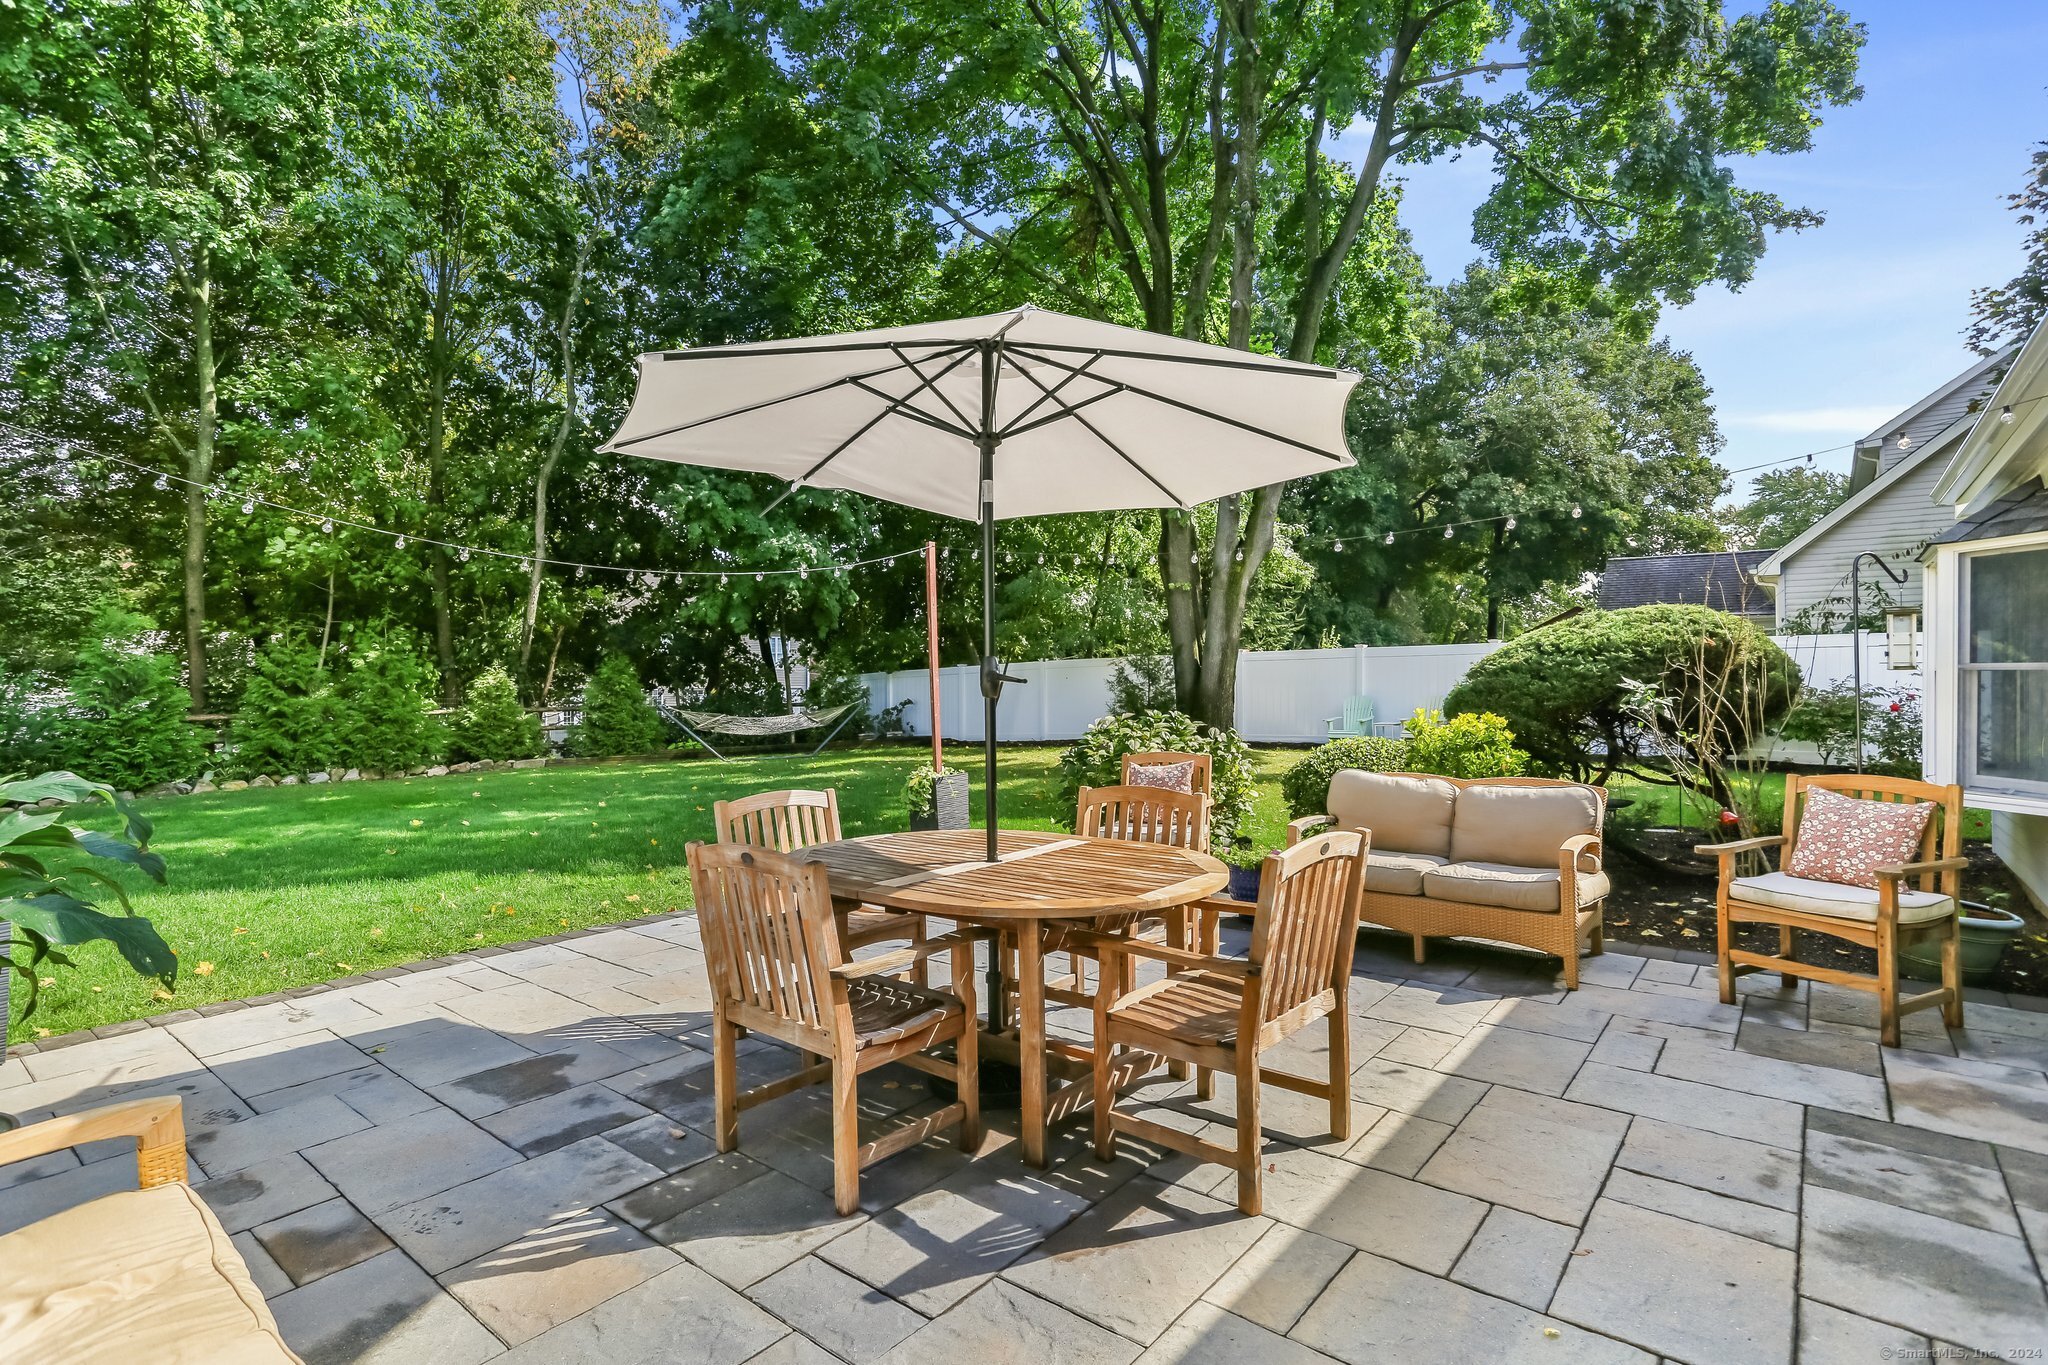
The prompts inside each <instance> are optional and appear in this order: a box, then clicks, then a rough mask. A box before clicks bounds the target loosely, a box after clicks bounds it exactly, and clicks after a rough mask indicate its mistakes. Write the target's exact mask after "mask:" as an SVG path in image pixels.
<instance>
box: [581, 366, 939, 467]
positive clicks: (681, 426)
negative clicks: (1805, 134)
mask: <svg viewBox="0 0 2048 1365" xmlns="http://www.w3.org/2000/svg"><path fill="white" fill-rule="evenodd" d="M692 354H701V352H695V353H692ZM968 354H972V352H969V353H968ZM962 358H963V359H964V358H965V357H964V356H963V357H962ZM902 368H903V366H902V365H901V364H896V365H884V366H882V367H880V368H879V369H873V370H867V371H864V372H863V373H860V374H843V375H840V376H839V377H838V378H837V379H828V380H826V381H825V382H824V383H822V384H813V385H812V386H811V387H810V388H808V389H798V390H797V391H796V392H795V393H785V394H783V395H781V396H780V397H777V398H764V399H762V400H761V401H760V402H758V403H748V404H747V405H746V406H745V407H738V408H732V409H730V410H728V411H726V412H716V413H713V414H712V415H711V416H709V417H693V418H691V419H690V420H689V421H687V422H682V423H678V424H677V425H675V426H672V427H663V428H662V429H661V430H659V431H650V432H647V433H646V434H644V435H640V436H628V437H627V438H626V439H625V440H623V441H617V440H615V441H613V442H611V443H610V444H609V445H608V446H606V447H605V448H606V449H607V450H624V449H625V448H626V447H627V446H633V445H639V444H640V443H641V442H643V441H655V440H659V439H661V438H662V437H664V436H676V435H680V434H681V433H683V432H685V431H691V430H694V429H695V428H697V427H701V426H709V425H710V424H711V423H713V422H723V421H725V420H726V419H727V418H730V417H744V416H746V415H747V414H748V413H750V412H759V411H761V410H762V409H763V408H772V407H774V406H775V405H776V404H778V403H793V402H795V401H796V400H797V399H799V398H810V397H812V396H813V395H816V394H820V393H824V392H826V391H828V390H831V389H836V388H839V387H841V386H842V385H846V384H856V385H858V384H860V383H861V381H862V380H866V379H873V378H876V377H877V376H879V375H885V374H888V373H889V372H890V371H891V370H900V369H902ZM871 392H872V390H871ZM911 392H913V393H915V392H916V390H915V389H913V390H912V391H911ZM885 396H886V395H885Z"/></svg>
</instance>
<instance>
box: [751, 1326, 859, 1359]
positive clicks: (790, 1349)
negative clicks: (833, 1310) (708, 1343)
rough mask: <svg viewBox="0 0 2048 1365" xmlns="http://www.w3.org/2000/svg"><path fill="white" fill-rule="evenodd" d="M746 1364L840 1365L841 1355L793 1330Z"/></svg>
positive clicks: (752, 1357)
mask: <svg viewBox="0 0 2048 1365" xmlns="http://www.w3.org/2000/svg"><path fill="white" fill-rule="evenodd" d="M746 1365H840V1362H839V1357H838V1356H835V1355H833V1354H832V1353H831V1352H830V1351H828V1350H826V1349H825V1348H824V1347H822V1346H820V1345H819V1344H818V1343H817V1342H815V1341H812V1340H811V1339H810V1338H809V1337H807V1336H805V1335H804V1334H803V1333H801V1332H791V1333H790V1334H789V1335H788V1336H786V1337H784V1338H783V1339H782V1340H780V1341H778V1342H776V1343H775V1344H774V1345H773V1346H770V1347H769V1348H768V1349H767V1350H765V1351H763V1352H761V1354H759V1355H757V1356H749V1357H747V1362H746Z"/></svg>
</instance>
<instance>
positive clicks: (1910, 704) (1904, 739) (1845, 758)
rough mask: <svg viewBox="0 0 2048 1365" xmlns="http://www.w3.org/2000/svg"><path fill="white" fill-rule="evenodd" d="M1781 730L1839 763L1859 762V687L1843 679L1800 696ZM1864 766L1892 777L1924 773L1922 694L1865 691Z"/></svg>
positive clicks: (1894, 689) (1886, 689) (1884, 689)
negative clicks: (1921, 754)
mask: <svg viewBox="0 0 2048 1365" xmlns="http://www.w3.org/2000/svg"><path fill="white" fill-rule="evenodd" d="M1778 733H1779V734H1780V735H1782V736H1783V737H1784V738H1786V739H1791V740H1799V741H1803V742H1805V743H1807V744H1811V745H1813V746H1814V747H1815V748H1816V749H1819V750H1820V755H1821V758H1822V759H1823V760H1824V761H1826V762H1827V763H1829V764H1831V765H1833V766H1836V767H1843V768H1847V767H1853V766H1854V765H1855V762H1856V688H1855V686H1854V685H1853V684H1851V683H1846V682H1838V683H1835V684H1834V685H1832V686H1830V687H1820V688H1811V689H1809V690H1807V691H1806V692H1803V693H1801V694H1800V697H1799V704H1798V705H1796V706H1794V707H1793V708H1792V711H1791V713H1790V714H1789V715H1787V716H1786V717H1785V723H1784V725H1782V726H1781V727H1780V728H1779V731H1778ZM1863 766H1864V768H1865V769H1866V770H1868V771H1870V772H1874V773H1885V774H1887V775H1889V776H1892V777H1918V776H1920V694H1919V693H1917V692H1909V691H1907V690H1906V689H1904V688H1897V687H1866V688H1864V689H1863Z"/></svg>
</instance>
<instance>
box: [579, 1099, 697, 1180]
mask: <svg viewBox="0 0 2048 1365" xmlns="http://www.w3.org/2000/svg"><path fill="white" fill-rule="evenodd" d="M604 1137H605V1139H606V1140H607V1141H608V1142H610V1143H611V1144H612V1145H613V1146H615V1147H623V1148H624V1149H625V1150H627V1151H629V1152H631V1153H632V1154H633V1155H634V1156H637V1157H639V1158H640V1159H641V1160H642V1161H644V1162H646V1163H647V1164H648V1165H650V1166H653V1167H656V1168H658V1169H659V1170H661V1171H663V1172H664V1173H667V1174H670V1175H673V1174H674V1173H675V1172H677V1171H680V1170H681V1169H683V1167H685V1166H694V1165H695V1164H696V1163H698V1162H700V1161H705V1160H708V1159H710V1157H711V1156H712V1155H713V1154H715V1153H716V1151H717V1148H716V1147H714V1146H713V1145H712V1142H711V1139H710V1138H708V1137H706V1136H705V1135H704V1134H702V1133H700V1132H698V1131H697V1130H696V1129H694V1128H685V1127H683V1125H681V1124H680V1123H677V1122H676V1121H675V1120H674V1119H672V1118H670V1117H668V1115H666V1114H649V1115H647V1117H645V1118H642V1119H635V1120H634V1121H633V1122H631V1123H628V1124H625V1125H623V1126H621V1127H618V1128H612V1129H609V1130H607V1131H606V1132H605V1134H604Z"/></svg>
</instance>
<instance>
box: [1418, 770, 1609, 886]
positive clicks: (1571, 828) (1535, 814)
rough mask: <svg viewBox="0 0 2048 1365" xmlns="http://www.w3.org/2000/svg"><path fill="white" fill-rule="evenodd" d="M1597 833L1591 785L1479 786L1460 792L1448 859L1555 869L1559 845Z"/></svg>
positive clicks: (1595, 799) (1596, 798)
mask: <svg viewBox="0 0 2048 1365" xmlns="http://www.w3.org/2000/svg"><path fill="white" fill-rule="evenodd" d="M1599 832H1600V798H1599V796H1598V795H1597V794H1595V792H1594V790H1593V789H1592V788H1591V787H1580V786H1568V787H1519V786H1508V785H1496V784H1493V783H1487V782H1478V783H1474V784H1473V785H1471V786H1469V787H1466V788H1465V789H1464V790H1463V791H1461V792H1459V793H1458V813H1457V815H1456V817H1455V818H1454V819H1453V820H1452V822H1451V861H1452V862H1454V863H1506V864H1507V865H1508V866H1510V867H1556V866H1557V850H1558V847H1559V845H1561V844H1563V843H1564V841H1565V840H1567V839H1569V838H1571V837H1572V836H1573V835H1574V834H1597V833H1599Z"/></svg>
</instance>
